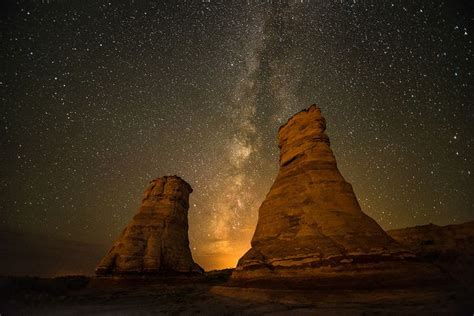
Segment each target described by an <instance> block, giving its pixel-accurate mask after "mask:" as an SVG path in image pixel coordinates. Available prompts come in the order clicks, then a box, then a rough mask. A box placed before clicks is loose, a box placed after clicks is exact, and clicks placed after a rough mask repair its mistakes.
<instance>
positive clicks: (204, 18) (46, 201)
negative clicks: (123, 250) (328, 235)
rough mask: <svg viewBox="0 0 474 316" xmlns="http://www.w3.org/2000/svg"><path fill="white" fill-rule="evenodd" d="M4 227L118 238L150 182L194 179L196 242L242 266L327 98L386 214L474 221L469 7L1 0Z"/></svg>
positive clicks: (354, 171) (347, 155)
mask: <svg viewBox="0 0 474 316" xmlns="http://www.w3.org/2000/svg"><path fill="white" fill-rule="evenodd" d="M1 11H2V15H1V27H2V32H1V39H2V47H1V48H0V50H1V56H2V64H3V65H2V66H3V67H2V68H3V69H4V71H2V73H1V78H0V89H1V91H2V94H1V101H2V107H1V111H2V113H1V127H2V133H1V144H0V146H1V148H0V151H1V153H2V154H1V158H0V159H1V160H0V172H1V192H0V194H1V195H0V198H1V206H0V211H1V223H2V227H3V228H4V229H9V230H15V231H19V232H25V233H26V232H36V233H43V234H48V235H51V236H58V237H60V238H64V239H67V240H82V241H88V242H94V243H100V244H110V243H111V242H112V240H114V239H115V238H116V236H117V235H118V233H119V232H120V230H121V229H122V228H123V227H124V226H125V225H126V224H127V222H128V221H129V220H130V218H131V216H133V214H134V212H135V211H136V209H137V208H138V206H139V201H140V197H141V193H142V191H143V190H144V188H145V187H146V184H147V183H148V181H149V180H151V179H153V178H156V177H158V176H162V175H167V174H177V175H180V176H181V177H183V178H184V179H186V181H188V182H189V183H190V184H191V186H192V187H193V189H194V192H193V193H192V195H191V207H190V210H189V224H190V240H191V248H192V252H193V256H194V258H195V259H196V261H197V262H198V263H200V264H201V265H202V266H204V267H205V268H207V269H213V268H223V267H229V266H234V265H235V264H236V261H237V259H238V258H239V257H240V256H241V255H242V254H243V253H244V252H245V251H246V250H247V249H248V248H249V245H250V244H249V243H250V239H251V237H252V234H253V231H254V229H255V224H256V221H257V216H258V207H259V205H260V203H261V202H262V200H263V199H264V198H265V195H266V193H267V192H268V190H269V188H270V185H271V184H272V182H273V179H274V177H275V176H276V172H277V170H278V156H279V151H278V144H277V141H276V136H277V130H278V127H279V126H280V125H282V124H284V123H285V122H286V120H287V119H288V118H289V117H290V116H291V115H292V114H294V113H296V112H298V111H300V110H302V109H303V108H306V107H307V106H309V105H310V104H312V103H316V104H317V105H318V106H320V107H321V108H322V111H323V114H324V115H325V117H326V119H327V122H328V135H329V137H330V138H331V146H332V148H333V151H334V153H335V155H336V158H337V161H338V165H339V168H340V170H341V172H342V174H343V175H344V176H345V178H346V180H347V181H349V182H351V183H352V185H353V186H354V190H355V193H356V195H357V196H358V198H359V201H360V203H361V206H362V209H363V211H364V212H366V213H367V214H368V215H370V216H372V217H373V218H374V219H376V220H377V221H378V222H379V223H380V224H381V225H382V226H383V227H384V228H386V229H389V228H397V227H404V226H410V225H418V224H426V223H429V222H434V223H437V224H451V223H459V222H462V221H466V220H469V219H473V218H474V209H473V206H474V197H473V192H472V187H473V185H474V180H473V175H472V172H473V170H474V166H473V159H472V156H473V141H474V138H473V124H472V122H473V119H474V111H473V105H472V100H473V93H472V91H473V84H472V71H473V69H472V68H473V67H472V58H473V56H472V47H473V46H472V25H473V24H472V22H473V18H472V16H469V13H468V12H472V5H471V4H469V3H468V2H465V3H462V2H457V3H454V4H453V3H451V2H449V1H446V2H442V1H423V2H420V3H412V2H409V1H388V2H387V1H378V2H367V1H317V0H314V1H308V0H304V1H297V2H295V1H251V0H248V1H232V2H230V1H229V2H227V1H226V2H224V1H213V0H211V1H197V0H196V1H184V0H181V1H174V2H168V3H161V4H156V3H153V2H151V1H138V0H136V1H109V2H103V3H101V4H97V3H95V2H93V1H91V2H88V1H66V0H62V1H53V0H50V1H24V2H22V1H20V2H15V1H5V2H4V3H2V10H1Z"/></svg>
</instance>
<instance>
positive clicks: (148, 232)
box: [96, 176, 203, 275]
mask: <svg viewBox="0 0 474 316" xmlns="http://www.w3.org/2000/svg"><path fill="white" fill-rule="evenodd" d="M192 191H193V190H192V188H191V186H190V185H189V184H188V183H187V182H186V181H184V180H183V179H181V178H180V177H178V176H165V177H161V178H158V179H155V180H152V181H151V182H150V185H149V186H148V187H147V189H146V190H145V193H144V195H143V199H142V205H141V207H140V209H139V211H138V213H137V214H136V215H135V216H134V217H133V219H132V222H131V223H130V224H129V225H128V226H127V227H126V228H125V230H124V231H123V232H122V234H121V235H120V237H119V239H118V240H117V242H116V243H115V244H114V245H113V247H112V249H111V250H110V251H109V253H108V254H107V255H106V256H105V257H104V258H103V259H102V261H101V262H100V263H99V265H98V267H97V269H96V274H98V275H124V274H156V273H160V272H167V273H169V272H180V273H202V272H203V269H202V268H201V267H200V266H199V265H197V264H196V263H195V262H194V261H193V258H192V255H191V251H190V249H189V239H188V208H189V194H190V193H191V192H192Z"/></svg>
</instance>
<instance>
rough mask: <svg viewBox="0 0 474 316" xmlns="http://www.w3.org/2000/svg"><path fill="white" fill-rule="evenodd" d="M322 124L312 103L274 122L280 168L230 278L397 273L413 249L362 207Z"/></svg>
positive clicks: (242, 280)
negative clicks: (277, 123) (283, 121)
mask: <svg viewBox="0 0 474 316" xmlns="http://www.w3.org/2000/svg"><path fill="white" fill-rule="evenodd" d="M325 130H326V121H325V119H324V117H323V116H322V115H321V110H320V109H319V108H318V107H316V106H315V105H312V106H310V107H309V108H308V109H306V110H303V111H301V112H299V113H297V114H295V115H294V116H293V117H291V118H290V119H289V120H288V122H287V123H286V124H285V125H283V126H282V127H280V130H279V132H278V139H279V148H280V169H279V172H278V175H277V177H276V180H275V182H274V183H273V185H272V187H271V189H270V192H269V193H268V194H267V196H266V199H265V200H264V202H263V203H262V205H261V207H260V209H259V218H258V223H257V228H256V231H255V234H254V236H253V239H252V243H251V245H252V247H251V249H250V250H249V251H248V252H247V253H246V254H245V255H244V256H243V257H242V258H241V259H240V260H239V262H238V265H237V268H236V269H235V271H234V273H233V275H232V281H233V282H236V283H246V282H247V283H254V282H257V281H258V280H262V279H263V280H265V279H266V280H270V279H275V278H288V280H292V281H295V282H296V281H297V280H298V278H299V277H301V278H303V279H304V280H310V279H311V277H316V278H317V279H318V280H319V281H320V282H322V281H323V280H324V279H332V278H335V277H341V276H346V277H348V278H353V279H357V278H361V277H362V278H363V277H364V276H365V275H371V276H374V275H378V274H380V275H381V279H384V278H386V276H387V275H389V274H391V275H398V274H399V272H400V261H406V258H408V257H413V255H412V254H410V253H409V252H407V251H405V250H404V249H403V248H402V247H401V246H400V245H399V244H398V243H397V242H396V241H395V240H393V239H392V238H391V237H390V236H388V235H387V233H386V232H385V231H384V230H383V229H382V228H381V227H380V226H379V225H378V224H377V223H376V222H375V221H374V220H373V219H372V218H370V217H369V216H367V215H366V214H364V213H363V212H362V211H361V208H360V206H359V203H358V201H357V198H356V196H355V194H354V192H353V190H352V186H351V185H350V184H349V183H347V182H346V181H345V180H344V178H343V176H342V175H341V173H340V172H339V170H338V169H337V164H336V159H335V157H334V154H333V153H332V151H331V148H330V143H329V138H328V136H327V135H326V134H325ZM388 262H392V263H388ZM411 265H414V266H416V265H417V263H412V264H411ZM414 268H416V267H414ZM424 269H426V267H425V268H424ZM428 269H430V268H428ZM414 271H415V270H414ZM380 272H383V273H380ZM372 279H374V280H375V278H372ZM299 281H301V280H299ZM309 282H311V281H309ZM322 283H323V282H322Z"/></svg>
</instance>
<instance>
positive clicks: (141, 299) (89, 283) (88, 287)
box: [0, 221, 474, 316]
mask: <svg viewBox="0 0 474 316" xmlns="http://www.w3.org/2000/svg"><path fill="white" fill-rule="evenodd" d="M389 234H390V235H391V236H392V237H393V238H395V239H396V240H397V241H398V242H400V243H401V244H403V245H404V246H405V247H407V248H408V249H410V251H412V252H413V253H415V254H416V255H417V256H418V257H419V258H420V259H421V260H424V261H426V262H428V263H430V264H433V265H435V266H437V267H439V268H440V269H441V270H442V271H443V273H444V274H445V275H446V280H447V282H446V283H443V284H436V283H434V284H430V285H426V284H425V285H424V286H422V285H420V284H412V285H411V286H408V287H404V288H403V289H397V288H385V289H380V288H379V289H377V290H369V289H364V288H365V285H364V287H362V289H361V288H360V287H359V288H358V289H355V288H350V287H349V288H348V289H334V288H333V289H328V288H325V289H317V284H316V286H315V287H314V289H312V290H302V289H292V290H290V289H286V290H285V289H284V288H285V287H286V288H288V286H285V284H281V286H271V287H268V286H267V288H238V287H230V286H228V285H229V282H228V281H229V277H230V275H231V273H232V270H221V271H211V272H207V273H206V275H205V276H192V277H190V276H187V277H184V276H174V277H170V276H169V275H168V276H167V277H166V278H159V277H154V278H150V277H148V278H146V279H145V278H122V279H119V278H93V277H85V276H69V277H61V278H32V277H0V314H1V315H2V316H4V315H156V314H165V315H169V314H171V315H195V314H202V315H264V314H271V315H469V316H471V315H474V299H473V298H474V252H473V249H474V221H473V222H468V223H464V224H461V225H450V226H444V227H440V226H436V225H425V226H417V227H411V228H406V229H401V230H394V231H389ZM401 277H403V276H401Z"/></svg>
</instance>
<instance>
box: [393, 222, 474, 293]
mask: <svg viewBox="0 0 474 316" xmlns="http://www.w3.org/2000/svg"><path fill="white" fill-rule="evenodd" d="M387 233H388V234H389V235H390V236H392V238H394V239H395V240H396V241H398V242H399V243H400V244H402V245H403V246H405V247H406V248H407V249H409V250H410V251H412V252H413V253H415V254H416V255H417V256H418V257H420V258H423V259H425V260H427V261H430V262H433V263H435V264H436V265H438V266H440V267H442V268H443V269H444V270H445V271H447V272H448V273H449V274H450V275H451V276H452V277H454V278H455V279H457V280H458V281H460V282H461V283H465V284H466V285H468V286H470V287H473V284H472V281H473V280H474V221H470V222H467V223H463V224H458V225H447V226H438V225H433V224H429V225H423V226H415V227H408V228H402V229H395V230H389V231H387Z"/></svg>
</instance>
